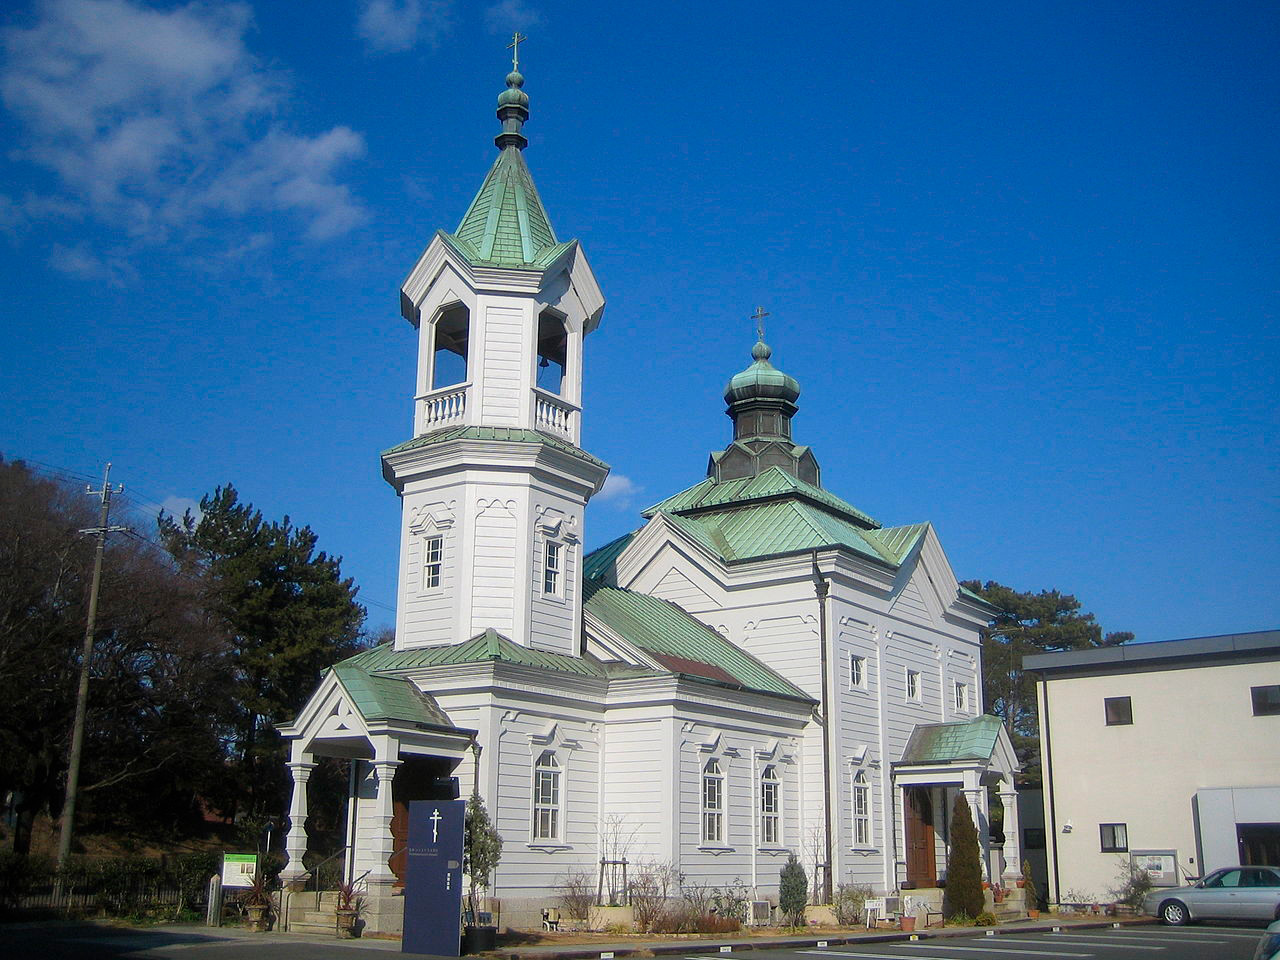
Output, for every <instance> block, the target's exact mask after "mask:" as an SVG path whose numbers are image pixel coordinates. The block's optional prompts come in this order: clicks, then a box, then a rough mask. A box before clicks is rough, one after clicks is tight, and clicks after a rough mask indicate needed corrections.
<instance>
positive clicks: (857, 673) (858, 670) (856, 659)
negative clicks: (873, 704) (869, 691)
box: [849, 653, 867, 690]
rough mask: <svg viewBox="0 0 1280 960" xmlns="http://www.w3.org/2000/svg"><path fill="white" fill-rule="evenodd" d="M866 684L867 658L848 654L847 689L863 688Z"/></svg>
mask: <svg viewBox="0 0 1280 960" xmlns="http://www.w3.org/2000/svg"><path fill="white" fill-rule="evenodd" d="M866 686H867V658H866V657H860V656H858V655H857V654H856V653H851V654H849V689H850V690H863V689H865V688H866Z"/></svg>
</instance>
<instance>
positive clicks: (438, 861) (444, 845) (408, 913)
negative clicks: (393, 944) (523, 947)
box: [400, 800, 467, 957]
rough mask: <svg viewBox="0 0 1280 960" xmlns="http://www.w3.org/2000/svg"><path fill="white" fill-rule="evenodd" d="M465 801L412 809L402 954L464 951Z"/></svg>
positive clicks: (426, 803) (429, 802)
mask: <svg viewBox="0 0 1280 960" xmlns="http://www.w3.org/2000/svg"><path fill="white" fill-rule="evenodd" d="M466 808H467V804H466V801H465V800H441V801H435V800H414V801H413V802H411V803H410V804H409V846H408V848H407V849H406V851H405V853H406V854H407V856H406V861H407V867H406V870H405V878H404V938H403V939H402V940H401V941H400V950H401V952H402V953H429V954H432V955H434V956H437V957H456V956H459V955H460V954H461V952H462V943H461V932H462V931H461V923H462V838H463V831H464V829H465V823H466Z"/></svg>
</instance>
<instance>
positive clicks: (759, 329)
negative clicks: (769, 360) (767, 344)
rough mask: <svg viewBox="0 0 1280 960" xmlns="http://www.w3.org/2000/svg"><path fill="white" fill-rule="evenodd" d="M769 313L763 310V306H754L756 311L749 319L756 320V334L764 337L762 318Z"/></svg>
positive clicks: (761, 337)
mask: <svg viewBox="0 0 1280 960" xmlns="http://www.w3.org/2000/svg"><path fill="white" fill-rule="evenodd" d="M767 316H769V314H767V313H765V312H764V307H756V312H755V313H753V314H752V315H751V319H752V320H754V321H755V322H756V335H757V336H758V337H759V338H760V339H761V340H763V339H764V318H765V317H767Z"/></svg>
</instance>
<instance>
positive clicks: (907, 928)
mask: <svg viewBox="0 0 1280 960" xmlns="http://www.w3.org/2000/svg"><path fill="white" fill-rule="evenodd" d="M898 923H899V925H900V926H901V927H902V932H903V933H910V932H911V931H913V930H915V928H916V918H915V917H914V916H912V915H911V914H904V915H903V916H902V917H901V918H900V919H899V921H898Z"/></svg>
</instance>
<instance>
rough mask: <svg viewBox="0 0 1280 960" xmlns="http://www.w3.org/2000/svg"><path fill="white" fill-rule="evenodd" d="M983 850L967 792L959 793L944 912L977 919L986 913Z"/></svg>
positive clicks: (953, 815)
mask: <svg viewBox="0 0 1280 960" xmlns="http://www.w3.org/2000/svg"><path fill="white" fill-rule="evenodd" d="M981 858H982V850H981V848H980V847H979V846H978V831H977V829H975V828H974V825H973V817H972V816H971V815H970V813H969V802H968V801H967V800H966V799H965V797H964V794H963V793H957V794H956V803H955V807H954V808H952V811H951V849H950V851H948V853H947V889H946V899H945V902H944V904H943V907H942V910H943V913H945V914H946V915H947V917H948V918H950V917H953V916H955V915H956V914H959V913H964V914H967V915H968V916H970V917H976V916H977V915H978V914H980V913H981V912H982V910H983V897H982V860H981Z"/></svg>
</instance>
